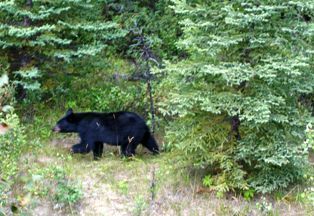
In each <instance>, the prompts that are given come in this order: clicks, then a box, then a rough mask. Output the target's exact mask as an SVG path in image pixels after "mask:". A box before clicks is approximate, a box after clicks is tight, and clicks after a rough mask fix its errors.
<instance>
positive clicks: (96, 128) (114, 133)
mask: <svg viewBox="0 0 314 216" xmlns="http://www.w3.org/2000/svg"><path fill="white" fill-rule="evenodd" d="M53 131H55V132H61V133H78V134H79V136H80V138H81V142H80V143H78V144H76V145H73V146H72V149H71V150H72V152H73V153H88V152H90V151H93V154H94V158H95V159H97V158H100V157H101V156H102V152H103V144H104V143H106V144H109V145H119V146H120V148H121V153H122V154H123V155H125V156H132V155H134V154H135V149H136V147H137V146H138V144H140V143H141V144H142V145H143V146H145V147H146V148H147V149H148V150H150V151H151V152H153V153H154V154H158V153H159V148H158V145H157V143H156V141H155V139H154V137H153V136H152V135H151V133H150V131H149V128H148V126H147V125H146V123H145V121H144V120H143V119H142V118H141V117H140V116H139V115H137V114H136V113H132V112H114V113H96V112H86V113H74V112H73V110H72V109H69V110H68V111H67V113H66V115H65V116H64V117H63V118H62V119H60V120H59V121H58V122H57V124H56V126H55V127H54V128H53Z"/></svg>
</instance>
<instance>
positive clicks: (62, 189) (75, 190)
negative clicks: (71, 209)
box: [54, 180, 83, 205]
mask: <svg viewBox="0 0 314 216" xmlns="http://www.w3.org/2000/svg"><path fill="white" fill-rule="evenodd" d="M82 195H83V194H82V191H81V189H80V187H79V186H78V185H77V184H76V183H75V182H73V181H69V180H60V181H59V182H58V184H57V188H56V191H55V195H54V199H55V201H56V202H57V203H61V204H64V205H67V204H69V205H72V204H74V203H76V202H78V201H79V200H80V199H81V197H82Z"/></svg>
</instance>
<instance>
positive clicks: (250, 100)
mask: <svg viewBox="0 0 314 216" xmlns="http://www.w3.org/2000/svg"><path fill="white" fill-rule="evenodd" d="M173 2H174V4H173V5H172V8H173V9H174V10H175V12H176V13H177V15H179V16H180V17H181V21H180V24H181V26H182V30H183V32H184V33H183V36H182V37H181V39H180V40H179V41H178V43H177V45H178V47H179V48H180V49H182V50H184V51H186V52H187V54H188V57H187V58H186V59H184V60H181V61H178V62H170V63H167V64H166V68H165V70H163V72H164V73H166V75H167V77H166V79H164V81H163V84H162V88H163V89H164V90H165V92H163V93H162V98H163V99H164V101H163V102H162V103H160V106H161V108H160V111H162V112H163V113H164V114H165V115H170V116H174V117H176V116H177V117H178V118H177V121H176V122H175V123H173V124H172V125H171V127H170V128H169V132H168V134H167V137H168V141H169V142H170V143H172V144H173V145H174V146H175V147H177V148H178V149H180V150H181V151H182V152H183V155H184V158H185V160H186V161H188V162H191V163H192V164H193V165H195V166H197V167H201V168H207V169H209V177H210V178H213V180H214V183H213V185H212V187H213V188H216V189H217V190H218V191H219V192H220V193H223V192H226V191H228V190H230V189H241V190H246V189H248V188H253V189H254V190H256V191H257V192H263V193H265V192H271V191H274V190H276V189H278V188H284V187H287V186H288V185H289V184H291V183H294V182H296V181H297V180H299V179H300V178H301V177H302V169H301V167H304V164H306V161H307V157H306V156H307V149H308V146H306V144H304V137H305V135H304V130H305V125H306V121H307V119H309V118H308V113H307V112H306V110H304V109H303V107H302V106H301V104H300V102H299V98H300V96H301V95H302V94H309V93H311V92H313V85H314V74H313V50H314V49H313V48H314V47H313V32H314V23H313V18H314V17H313V11H314V4H313V1H308V0H303V1H266V0H265V1H250V0H236V1H179V0H174V1H173ZM169 89H171V91H170V93H168V94H166V92H169Z"/></svg>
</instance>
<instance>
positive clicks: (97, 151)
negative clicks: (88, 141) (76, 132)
mask: <svg viewBox="0 0 314 216" xmlns="http://www.w3.org/2000/svg"><path fill="white" fill-rule="evenodd" d="M103 149H104V144H103V143H102V142H95V144H94V149H93V154H94V160H98V159H100V158H101V156H102V153H103Z"/></svg>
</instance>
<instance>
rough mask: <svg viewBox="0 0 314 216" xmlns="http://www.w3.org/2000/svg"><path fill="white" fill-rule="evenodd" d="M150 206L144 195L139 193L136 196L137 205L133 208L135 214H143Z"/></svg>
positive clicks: (137, 215) (138, 215)
mask: <svg viewBox="0 0 314 216" xmlns="http://www.w3.org/2000/svg"><path fill="white" fill-rule="evenodd" d="M147 207H148V204H147V202H146V200H145V199H144V197H143V196H141V195H139V196H136V197H135V207H134V210H133V214H134V215H135V216H140V215H142V213H143V211H144V210H145V209H146V208H147Z"/></svg>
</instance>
